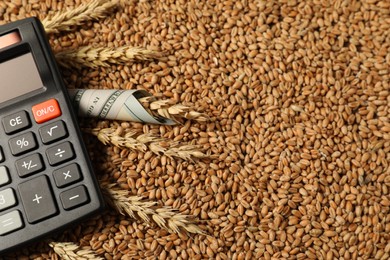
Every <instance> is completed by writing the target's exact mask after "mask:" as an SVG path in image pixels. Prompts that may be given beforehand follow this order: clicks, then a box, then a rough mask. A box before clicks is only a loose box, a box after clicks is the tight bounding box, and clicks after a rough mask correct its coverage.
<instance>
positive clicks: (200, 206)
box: [0, 0, 390, 259]
mask: <svg viewBox="0 0 390 260" xmlns="http://www.w3.org/2000/svg"><path fill="white" fill-rule="evenodd" d="M80 2H85V1H81V0H74V1H72V0H67V1H60V0H46V1H44V0H42V1H39V0H30V1H28V0H3V1H1V2H0V20H1V23H5V22H9V21H12V20H16V19H20V18H23V17H26V16H31V15H38V16H40V17H41V18H43V17H45V16H46V14H47V13H48V12H49V11H54V12H55V11H59V10H64V9H65V8H72V7H74V6H76V5H79V4H80ZM50 40H51V44H52V46H53V49H54V50H55V51H56V52H58V51H61V50H65V49H69V48H76V47H79V46H86V45H96V46H115V47H118V46H123V45H131V46H141V47H145V48H147V49H150V50H156V51H159V52H161V53H163V58H161V59H160V60H154V61H151V62H138V63H129V64H128V66H112V67H111V68H109V69H107V68H99V69H82V70H77V69H74V70H72V69H64V70H63V73H64V77H65V80H66V82H67V84H68V86H69V87H78V88H127V89H130V88H132V89H136V88H139V89H146V90H147V91H149V92H150V93H152V94H153V95H155V96H156V97H158V98H161V99H170V100H174V101H175V102H177V103H182V104H184V105H188V106H192V107H194V108H196V110H197V111H199V112H203V113H205V114H207V115H208V116H209V117H210V121H209V122H207V123H202V122H196V121H187V122H185V123H184V124H182V125H178V126H173V127H172V126H156V125H141V124H134V123H129V122H123V123H121V122H110V121H107V122H103V123H104V124H106V125H107V126H110V125H115V124H121V126H122V127H123V128H137V129H138V130H140V131H143V132H145V133H154V134H156V135H158V136H163V137H166V138H169V139H172V140H176V141H181V142H183V143H193V144H195V143H196V144H201V145H202V146H203V147H204V152H205V153H207V154H208V158H204V159H199V160H194V161H193V162H191V161H184V160H181V159H171V158H167V157H166V156H156V155H152V154H150V153H142V152H137V151H131V150H126V149H119V148H116V147H112V146H103V145H102V144H101V143H99V142H98V141H97V140H96V138H95V137H94V136H86V142H87V144H88V149H89V151H90V153H91V156H92V159H93V161H94V165H95V168H96V174H97V176H98V178H99V179H100V180H105V181H109V182H111V183H115V182H118V183H119V184H120V186H121V188H123V189H127V190H130V191H131V193H132V194H134V195H136V194H137V195H141V196H144V197H145V198H147V199H149V200H151V201H156V202H158V204H159V205H160V206H163V205H167V206H171V207H173V208H175V209H177V210H178V211H179V212H181V213H183V214H188V215H192V216H194V217H196V219H197V221H196V224H197V225H198V226H199V227H200V228H202V229H203V230H204V232H205V233H206V234H207V235H194V234H186V233H184V232H183V233H181V234H170V233H169V232H167V231H166V230H164V229H161V228H158V227H157V226H156V225H147V224H145V223H144V222H142V221H141V220H134V219H131V218H129V217H125V216H121V215H120V214H118V213H117V212H115V211H114V210H112V209H108V210H106V211H105V212H104V213H103V214H101V215H98V216H96V217H94V218H92V219H90V220H88V221H86V222H84V223H83V224H81V225H79V226H76V227H74V228H72V229H69V230H67V231H65V232H64V234H62V235H59V236H57V237H54V238H52V240H51V241H64V242H74V243H76V244H80V245H81V246H84V247H88V246H89V247H90V248H91V249H92V250H93V251H95V252H96V253H97V254H98V255H99V256H101V257H103V258H105V259H121V258H123V259H156V258H158V259H209V258H210V259H271V258H273V259H283V258H284V259H388V258H389V257H390V191H389V190H390V168H389V163H390V121H389V117H390V106H389V104H390V95H389V91H390V89H389V88H390V86H389V81H390V77H389V74H390V71H389V64H390V2H389V1H387V0H362V1H358V0H345V1H342V0H335V1H330V0H324V1H323V0H307V1H297V0H280V1H258V0H237V1H234V0H226V1H216V0H202V1H199V0H189V1H187V0H177V1H173V0H168V1H164V0H161V1H158V0H139V1H137V0H128V1H125V0H123V1H120V3H119V6H118V8H117V9H116V10H115V11H113V12H112V13H111V14H110V15H109V16H108V17H107V18H103V19H101V20H99V21H94V22H89V23H88V24H86V25H83V26H79V27H75V28H74V30H73V31H72V32H70V33H63V34H60V35H55V36H51V37H50ZM100 123H101V122H100ZM84 124H91V125H96V124H98V122H97V121H94V120H92V121H88V122H84ZM0 240H1V238H0ZM4 257H5V258H7V257H8V258H15V257H19V258H20V259H29V258H31V259H33V258H34V259H35V258H37V259H47V258H53V259H56V258H57V256H56V255H55V254H54V252H53V251H52V249H51V248H50V247H49V246H48V245H47V241H46V240H45V241H42V242H39V243H38V244H37V245H33V246H30V247H25V248H24V249H22V250H19V251H18V252H13V253H10V254H8V255H7V256H4Z"/></svg>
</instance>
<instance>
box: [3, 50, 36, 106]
mask: <svg viewBox="0 0 390 260" xmlns="http://www.w3.org/2000/svg"><path fill="white" fill-rule="evenodd" d="M42 88H43V83H42V79H41V77H40V75H39V72H38V68H37V66H36V64H35V61H34V58H33V56H32V54H31V53H26V54H23V55H20V56H18V57H16V58H13V59H11V60H7V61H5V62H1V63H0V103H2V102H5V101H8V100H10V99H13V98H16V97H18V96H21V95H23V94H27V93H29V92H32V91H34V90H38V89H42Z"/></svg>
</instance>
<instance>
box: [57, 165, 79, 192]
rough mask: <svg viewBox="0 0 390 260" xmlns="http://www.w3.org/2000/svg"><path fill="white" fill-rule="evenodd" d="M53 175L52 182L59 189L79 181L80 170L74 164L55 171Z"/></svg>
mask: <svg viewBox="0 0 390 260" xmlns="http://www.w3.org/2000/svg"><path fill="white" fill-rule="evenodd" d="M53 175H54V181H55V182H56V185H57V187H59V188H62V187H65V186H67V185H70V184H72V183H75V182H77V181H79V180H80V179H81V173H80V169H79V167H78V165H77V164H75V163H73V164H70V165H68V166H65V167H62V168H60V169H58V170H55V171H54V173H53Z"/></svg>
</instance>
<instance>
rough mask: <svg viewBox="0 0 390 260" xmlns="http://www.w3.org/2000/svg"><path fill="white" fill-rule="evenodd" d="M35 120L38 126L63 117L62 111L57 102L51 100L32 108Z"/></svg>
mask: <svg viewBox="0 0 390 260" xmlns="http://www.w3.org/2000/svg"><path fill="white" fill-rule="evenodd" d="M32 112H33V115H34V119H35V121H36V122H37V123H38V124H41V123H44V122H46V121H49V120H51V119H53V118H56V117H59V116H60V115H61V109H60V106H59V105H58V102H57V100H55V99H49V100H48V101H45V102H42V103H40V104H37V105H35V106H33V107H32Z"/></svg>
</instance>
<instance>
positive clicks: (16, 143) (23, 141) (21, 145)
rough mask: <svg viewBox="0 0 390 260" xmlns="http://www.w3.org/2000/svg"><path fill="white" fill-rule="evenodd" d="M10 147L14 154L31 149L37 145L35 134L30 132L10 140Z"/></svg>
mask: <svg viewBox="0 0 390 260" xmlns="http://www.w3.org/2000/svg"><path fill="white" fill-rule="evenodd" d="M8 143H9V147H10V148H11V153H12V154H13V155H19V154H22V153H25V152H28V151H31V150H33V149H35V148H36V147H37V142H36V141H35V137H34V134H33V133H32V132H28V133H25V134H22V135H19V136H17V137H14V138H12V139H10V140H9V142H8Z"/></svg>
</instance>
